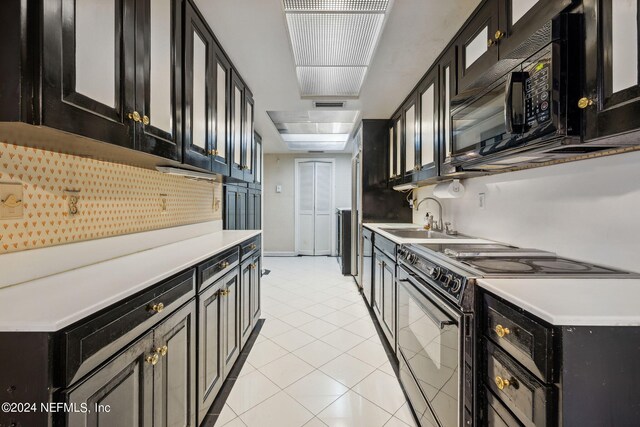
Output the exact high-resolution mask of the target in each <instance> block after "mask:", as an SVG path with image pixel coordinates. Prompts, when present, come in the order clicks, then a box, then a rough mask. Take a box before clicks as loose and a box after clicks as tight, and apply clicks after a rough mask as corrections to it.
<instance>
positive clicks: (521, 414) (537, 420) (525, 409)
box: [484, 339, 556, 427]
mask: <svg viewBox="0 0 640 427" xmlns="http://www.w3.org/2000/svg"><path fill="white" fill-rule="evenodd" d="M485 344H486V351H487V353H486V356H487V359H486V360H487V369H486V375H485V378H484V380H485V382H486V384H487V386H488V387H489V389H490V390H491V391H493V392H494V393H495V394H496V396H498V397H499V398H500V400H502V401H503V402H504V403H505V406H506V407H507V408H509V410H510V411H511V412H513V413H514V414H515V415H516V417H518V418H519V419H520V421H522V423H523V424H524V425H527V426H539V427H540V426H554V425H555V424H556V422H555V420H554V419H553V414H554V405H555V392H554V388H553V387H552V386H546V385H544V384H543V383H541V382H540V381H538V379H537V378H535V377H534V376H533V375H531V374H530V373H529V372H527V371H526V370H525V369H524V368H522V367H520V366H519V365H518V364H517V363H516V362H515V361H514V360H513V359H511V358H510V357H509V356H508V355H507V354H506V353H505V352H503V351H502V350H500V348H499V347H498V346H496V345H495V344H493V343H492V342H491V341H489V340H487V339H485Z"/></svg>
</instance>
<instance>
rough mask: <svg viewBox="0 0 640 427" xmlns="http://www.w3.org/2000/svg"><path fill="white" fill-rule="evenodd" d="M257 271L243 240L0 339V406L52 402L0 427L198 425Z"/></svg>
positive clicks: (2, 416) (256, 290)
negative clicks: (115, 296)
mask: <svg viewBox="0 0 640 427" xmlns="http://www.w3.org/2000/svg"><path fill="white" fill-rule="evenodd" d="M240 257H241V258H240ZM260 265H261V258H260V238H259V236H258V237H252V238H250V239H247V240H246V241H244V242H242V243H240V244H239V245H237V246H235V247H234V248H230V249H227V250H225V251H224V252H221V253H219V254H217V255H214V256H213V257H211V258H209V259H208V260H205V261H203V262H202V263H200V264H199V265H197V266H194V267H192V268H190V269H188V270H186V271H184V272H182V273H179V274H177V275H175V276H174V277H172V278H169V279H167V280H164V281H163V282H161V283H159V284H156V285H154V286H151V287H150V288H149V289H146V290H144V291H142V292H139V293H137V294H135V295H133V296H131V297H128V298H125V299H124V300H122V301H119V302H118V303H116V304H114V305H113V306H111V307H108V308H106V309H104V310H102V311H100V312H98V313H96V314H94V315H91V316H90V317H88V318H86V319H83V320H80V321H78V322H77V323H75V324H73V325H70V326H69V327H66V328H65V329H63V330H60V331H57V332H2V333H0V384H4V385H5V386H2V387H0V402H7V403H16V404H17V403H19V402H23V403H24V402H30V403H35V404H36V405H37V407H38V409H40V405H41V404H48V403H52V404H53V405H54V406H52V408H53V409H52V410H50V411H42V410H38V411H36V412H24V411H23V412H17V411H16V412H8V411H4V412H0V427H4V426H16V427H18V426H41V425H42V426H46V425H49V426H55V427H62V426H73V427H75V426H80V427H89V426H91V427H98V426H109V427H111V426H141V427H147V426H162V427H174V426H182V427H195V426H198V425H200V424H201V423H202V421H203V420H204V418H205V416H206V414H207V412H208V411H209V409H210V408H211V405H212V404H213V402H214V400H215V398H216V396H217V394H218V392H219V391H220V389H221V387H222V383H223V382H224V380H225V379H226V378H227V376H228V375H229V372H230V371H231V369H232V367H233V365H234V363H235V362H236V361H237V359H238V356H239V354H240V351H241V348H242V343H243V341H242V339H244V341H246V339H247V338H248V336H249V335H250V334H251V332H252V331H253V328H254V326H255V324H256V321H257V317H259V315H260V274H259V271H260ZM241 270H242V271H243V273H244V272H246V274H243V275H241ZM247 325H248V326H247ZM241 334H242V335H241ZM56 405H60V406H56ZM63 405H67V406H63ZM65 408H67V409H65ZM69 408H71V409H69Z"/></svg>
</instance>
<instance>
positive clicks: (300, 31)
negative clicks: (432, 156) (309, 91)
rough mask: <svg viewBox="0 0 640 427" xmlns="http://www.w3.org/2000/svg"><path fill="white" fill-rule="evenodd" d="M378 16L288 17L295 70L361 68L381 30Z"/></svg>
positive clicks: (334, 14) (325, 15) (365, 63)
mask: <svg viewBox="0 0 640 427" xmlns="http://www.w3.org/2000/svg"><path fill="white" fill-rule="evenodd" d="M383 22H384V14H380V13H374V14H372V13H329V14H326V13H288V14H287V24H288V25H289V35H290V36H291V46H292V48H293V58H294V61H295V63H296V65H297V66H303V65H304V66H320V67H323V66H329V65H333V66H337V65H339V66H364V67H366V66H367V65H369V63H370V62H371V58H372V57H373V52H374V50H375V47H376V42H377V41H378V37H379V36H380V32H381V30H382V23H383Z"/></svg>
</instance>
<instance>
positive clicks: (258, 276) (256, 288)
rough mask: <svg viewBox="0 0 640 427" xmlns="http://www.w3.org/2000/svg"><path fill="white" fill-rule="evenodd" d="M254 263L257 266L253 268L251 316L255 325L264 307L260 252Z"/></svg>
mask: <svg viewBox="0 0 640 427" xmlns="http://www.w3.org/2000/svg"><path fill="white" fill-rule="evenodd" d="M253 265H254V266H255V268H253V269H252V270H251V271H252V274H253V279H252V282H251V283H252V286H251V317H252V318H253V320H252V322H251V323H252V325H254V326H255V324H256V322H257V321H258V319H260V312H261V309H262V305H261V304H262V294H261V292H262V289H261V283H262V257H261V256H260V254H257V255H255V256H254V257H253Z"/></svg>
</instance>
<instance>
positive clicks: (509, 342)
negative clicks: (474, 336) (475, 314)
mask: <svg viewBox="0 0 640 427" xmlns="http://www.w3.org/2000/svg"><path fill="white" fill-rule="evenodd" d="M484 308H485V310H484V312H485V315H486V317H485V321H486V323H485V332H484V333H485V335H486V336H488V337H489V338H491V339H492V340H493V341H494V342H495V343H497V344H498V345H499V346H500V347H502V348H503V349H504V350H505V351H506V352H507V353H509V354H510V355H511V356H513V357H514V358H515V359H516V360H517V361H518V362H520V363H521V364H522V365H523V366H525V367H526V368H527V369H529V370H530V371H531V372H533V373H534V374H536V375H537V376H538V377H539V378H540V379H542V380H543V381H544V382H547V383H552V382H554V380H555V378H554V372H553V330H552V329H551V328H549V327H546V326H544V325H542V324H540V323H538V322H536V321H534V320H533V319H531V318H529V317H528V316H526V315H525V314H523V313H521V312H519V311H516V310H515V309H513V308H511V307H509V306H508V305H506V304H504V303H502V302H500V301H498V300H497V299H495V298H493V297H491V296H490V295H485V298H484Z"/></svg>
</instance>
